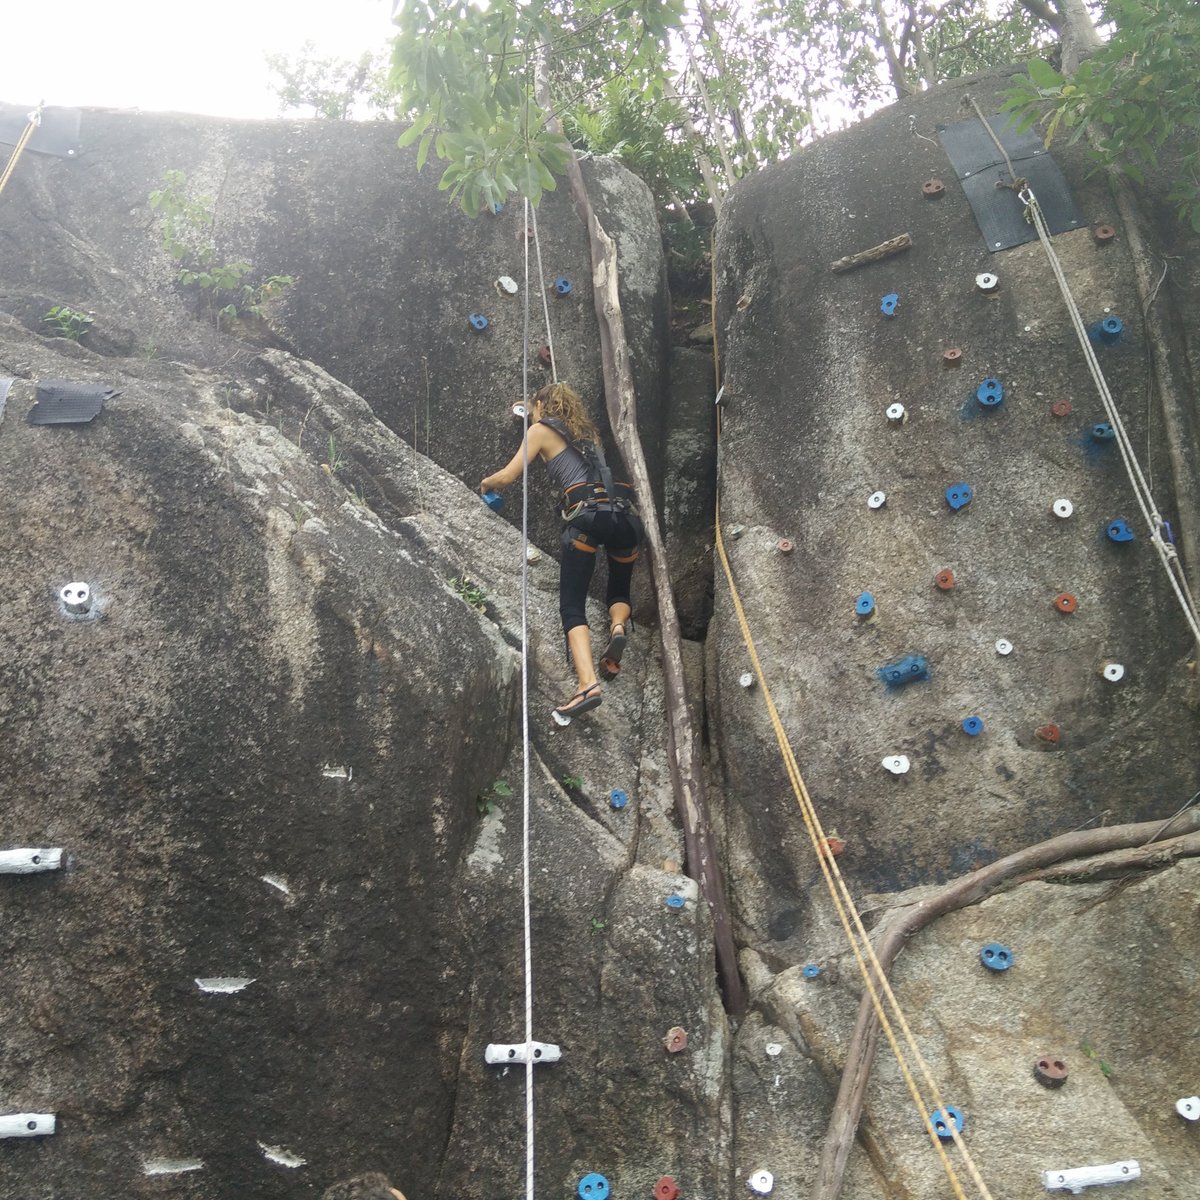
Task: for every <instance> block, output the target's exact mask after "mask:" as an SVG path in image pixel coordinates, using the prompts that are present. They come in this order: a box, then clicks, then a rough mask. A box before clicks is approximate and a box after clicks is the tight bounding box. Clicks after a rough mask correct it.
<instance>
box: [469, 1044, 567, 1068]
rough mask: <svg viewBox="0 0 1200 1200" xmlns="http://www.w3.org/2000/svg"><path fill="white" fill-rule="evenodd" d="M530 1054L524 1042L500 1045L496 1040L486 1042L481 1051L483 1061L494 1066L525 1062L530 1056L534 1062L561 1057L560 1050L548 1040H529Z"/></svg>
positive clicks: (551, 1061) (549, 1061)
mask: <svg viewBox="0 0 1200 1200" xmlns="http://www.w3.org/2000/svg"><path fill="white" fill-rule="evenodd" d="M529 1046H530V1049H531V1051H532V1055H530V1054H527V1053H526V1049H525V1043H524V1042H517V1043H516V1044H515V1045H511V1046H510V1045H502V1044H501V1043H498V1042H490V1043H488V1047H487V1049H486V1050H484V1052H483V1061H484V1062H487V1063H491V1064H492V1066H494V1067H511V1066H514V1065H515V1064H516V1063H525V1062H528V1061H529V1058H530V1057H532V1058H533V1061H534V1062H535V1063H554V1062H558V1061H559V1059H561V1058H562V1050H561V1049H560V1048H559V1047H558V1046H555V1045H552V1044H551V1043H549V1042H530V1043H529Z"/></svg>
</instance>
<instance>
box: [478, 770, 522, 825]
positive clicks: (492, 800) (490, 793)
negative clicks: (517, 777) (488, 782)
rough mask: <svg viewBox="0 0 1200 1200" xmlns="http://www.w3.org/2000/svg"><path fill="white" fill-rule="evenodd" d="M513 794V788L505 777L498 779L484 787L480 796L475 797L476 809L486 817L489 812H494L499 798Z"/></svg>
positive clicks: (505, 797) (502, 798)
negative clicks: (489, 785)
mask: <svg viewBox="0 0 1200 1200" xmlns="http://www.w3.org/2000/svg"><path fill="white" fill-rule="evenodd" d="M512 794H513V790H512V788H511V787H509V785H508V781H507V780H505V779H497V780H496V782H495V783H493V784H492V786H491V787H489V788H484V790H483V791H482V792H480V793H479V795H478V796H476V797H475V811H476V812H478V813H479V815H480V816H481V817H486V816H487V815H488V813H490V812H493V811H494V810H495V808H496V801H497V800H504V799H507V797H509V796H511V795H512Z"/></svg>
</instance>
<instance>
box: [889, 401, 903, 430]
mask: <svg viewBox="0 0 1200 1200" xmlns="http://www.w3.org/2000/svg"><path fill="white" fill-rule="evenodd" d="M887 419H888V420H889V421H890V422H891V423H892V424H893V425H903V424H904V422H905V421H907V420H908V409H906V408H905V407H904V405H903V404H889V405H888V408H887Z"/></svg>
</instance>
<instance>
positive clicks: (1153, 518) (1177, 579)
mask: <svg viewBox="0 0 1200 1200" xmlns="http://www.w3.org/2000/svg"><path fill="white" fill-rule="evenodd" d="M968 99H969V100H970V104H971V107H972V108H973V109H974V110H975V115H976V116H977V117H978V118H979V120H980V121H981V122H982V123H983V127H984V128H985V129H986V130H987V132H988V134H989V135H990V137H991V139H992V141H993V142H995V143H996V147H997V149H998V150H999V151H1000V153H1001V154H1002V155H1003V156H1004V161H1005V163H1006V164H1007V166H1008V173H1009V176H1010V178H1011V180H1012V183H1011V184H1010V186H1011V187H1013V188H1014V190H1016V192H1017V196H1018V198H1019V199H1020V201H1021V203H1022V204H1023V205H1024V206H1025V216H1026V219H1027V220H1028V221H1029V222H1030V223H1031V224H1032V225H1033V227H1034V229H1035V230H1036V231H1037V235H1038V240H1039V241H1040V242H1041V244H1042V249H1043V250H1044V251H1045V253H1046V259H1047V261H1048V262H1049V264H1050V270H1051V271H1052V272H1053V274H1054V278H1055V281H1056V282H1057V283H1058V288H1059V291H1060V292H1061V293H1062V298H1063V303H1064V304H1065V305H1066V308H1067V314H1068V315H1069V316H1070V318H1071V325H1072V326H1073V327H1074V329H1075V335H1076V337H1077V338H1078V339H1079V344H1080V346H1081V348H1082V349H1083V357H1084V361H1085V362H1086V363H1087V367H1088V371H1089V372H1090V374H1091V376H1092V382H1093V383H1094V384H1095V385H1096V391H1097V392H1098V393H1099V395H1100V402H1101V403H1102V404H1103V406H1104V412H1105V415H1106V416H1107V417H1108V423H1109V424H1110V425H1111V426H1112V429H1113V433H1114V435H1115V437H1114V440H1115V441H1116V443H1117V447H1118V449H1119V450H1120V453H1121V461H1122V463H1123V464H1124V466H1125V473H1126V474H1127V475H1128V476H1129V483H1130V486H1131V487H1132V488H1133V494H1134V498H1135V499H1136V500H1137V504H1138V508H1139V509H1140V510H1141V513H1142V518H1143V520H1145V522H1146V525H1147V527H1148V529H1149V531H1150V544H1151V545H1152V546H1153V547H1154V551H1155V553H1156V554H1157V555H1158V560H1159V562H1160V563H1162V566H1163V570H1165V571H1166V573H1167V579H1168V580H1169V581H1170V584H1171V590H1172V591H1173V592H1174V593H1175V598H1176V599H1177V600H1178V601H1179V606H1180V608H1181V609H1182V610H1183V615H1184V619H1185V620H1186V621H1187V623H1188V627H1189V628H1190V629H1191V631H1192V636H1193V637H1194V638H1195V639H1196V642H1197V644H1200V611H1198V610H1197V607H1196V601H1195V598H1194V597H1193V596H1192V592H1191V588H1190V587H1189V585H1188V581H1187V576H1186V575H1185V574H1184V572H1183V565H1182V563H1181V562H1180V561H1179V552H1178V551H1177V550H1176V549H1175V545H1174V543H1173V541H1172V539H1171V536H1170V527H1169V526H1168V525H1167V522H1166V521H1165V520H1164V519H1163V516H1162V513H1161V511H1160V510H1159V508H1158V505H1157V504H1156V503H1155V501H1154V496H1153V494H1152V493H1151V491H1150V485H1149V483H1148V482H1147V481H1146V476H1145V474H1144V473H1143V471H1142V467H1141V464H1140V463H1139V462H1138V457H1137V452H1136V451H1135V450H1134V448H1133V442H1132V441H1131V440H1130V438H1129V434H1128V433H1127V432H1126V430H1125V425H1124V422H1123V421H1122V420H1121V414H1120V413H1119V412H1118V411H1117V402H1116V400H1115V399H1114V397H1113V394H1112V391H1111V390H1110V388H1109V386H1108V381H1107V379H1105V377H1104V372H1103V371H1102V370H1101V368H1100V360H1099V359H1098V358H1097V357H1096V351H1095V348H1094V347H1093V345H1092V339H1091V338H1090V337H1089V336H1088V331H1087V326H1086V325H1085V324H1084V321H1083V317H1082V315H1081V314H1080V312H1079V305H1078V304H1077V303H1076V302H1075V297H1074V295H1073V294H1072V292H1071V288H1070V285H1069V284H1068V282H1067V277H1066V274H1065V273H1064V272H1063V269H1062V263H1061V262H1060V261H1059V258H1058V255H1057V254H1056V253H1055V250H1054V246H1053V245H1052V244H1051V241H1050V231H1049V229H1048V228H1047V226H1046V221H1045V217H1044V216H1043V214H1042V209H1041V206H1040V205H1039V204H1038V201H1037V197H1036V196H1035V195H1034V194H1033V189H1032V188H1031V187H1030V186H1029V184H1028V182H1027V181H1026V180H1023V179H1018V178H1017V177H1016V172H1015V171H1014V169H1013V164H1012V160H1011V159H1010V158H1009V156H1008V152H1007V151H1006V150H1005V149H1004V146H1003V145H1002V143H1001V141H1000V139H999V138H998V137H997V136H996V133H995V131H994V130H993V129H992V127H991V125H990V124H989V123H988V120H987V118H986V117H985V116H984V115H983V111H982V110H981V109H980V107H979V105H978V104H977V103H976V102H975V100H974V98H972V97H968ZM1018 185H1020V186H1018ZM1164 535H1165V536H1164Z"/></svg>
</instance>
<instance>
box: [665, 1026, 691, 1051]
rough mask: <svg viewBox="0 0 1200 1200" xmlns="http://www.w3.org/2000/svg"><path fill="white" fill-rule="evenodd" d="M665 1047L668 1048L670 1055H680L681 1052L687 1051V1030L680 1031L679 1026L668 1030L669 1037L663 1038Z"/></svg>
mask: <svg viewBox="0 0 1200 1200" xmlns="http://www.w3.org/2000/svg"><path fill="white" fill-rule="evenodd" d="M663 1045H664V1046H666V1048H667V1051H668V1053H670V1054H678V1053H679V1052H680V1051H681V1050H686V1049H687V1030H686V1029H680V1027H679V1026H678V1025H673V1026H672V1027H671V1028H670V1029H668V1030H667V1036H666V1037H665V1038H663Z"/></svg>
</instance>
